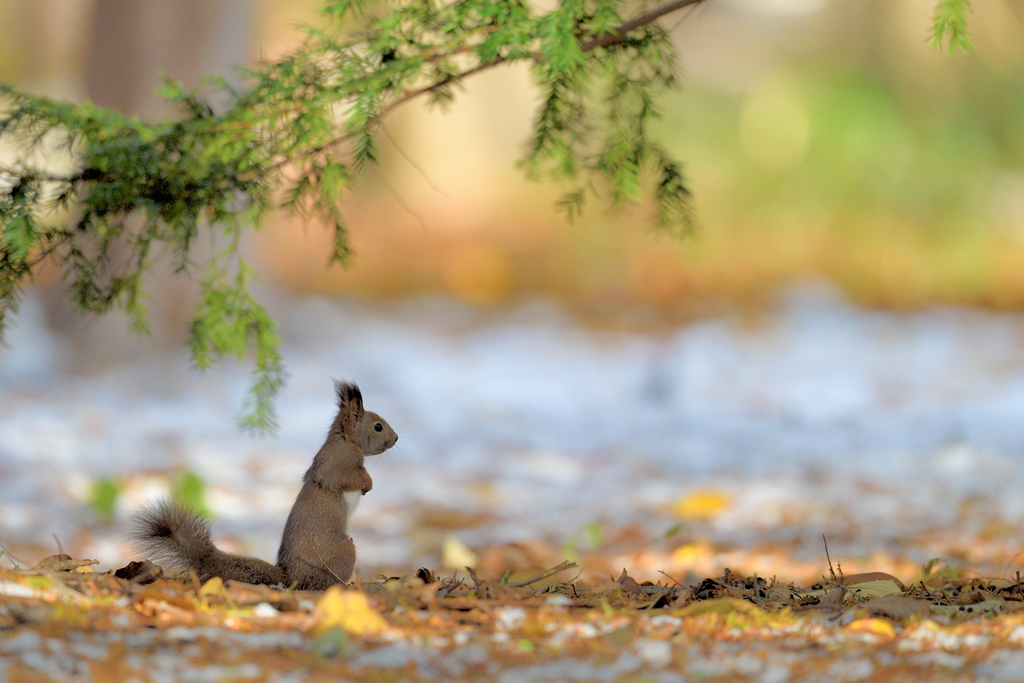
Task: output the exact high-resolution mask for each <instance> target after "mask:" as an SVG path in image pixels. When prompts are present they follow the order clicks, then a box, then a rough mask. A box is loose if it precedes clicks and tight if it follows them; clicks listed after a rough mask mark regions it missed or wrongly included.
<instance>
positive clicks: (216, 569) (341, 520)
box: [132, 382, 398, 590]
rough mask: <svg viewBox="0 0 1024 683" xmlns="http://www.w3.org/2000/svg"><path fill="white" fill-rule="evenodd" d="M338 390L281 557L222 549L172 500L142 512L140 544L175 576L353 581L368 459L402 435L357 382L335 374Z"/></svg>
mask: <svg viewBox="0 0 1024 683" xmlns="http://www.w3.org/2000/svg"><path fill="white" fill-rule="evenodd" d="M335 391H336V393H337V396H338V414H337V416H336V417H335V418H334V422H333V423H332V424H331V428H330V431H328V433H327V439H326V441H324V445H323V446H322V447H321V448H320V451H319V452H318V453H317V454H316V457H314V458H313V464H312V465H310V468H309V470H307V472H306V474H305V475H304V476H303V477H302V489H301V490H300V491H299V495H298V496H297V497H296V498H295V504H294V505H293V506H292V510H291V512H290V513H289V515H288V521H287V522H286V523H285V527H284V534H283V535H282V536H281V547H280V549H279V550H278V552H277V564H270V563H269V562H264V561H263V560H260V559H258V558H255V557H241V556H238V555H232V554H230V553H225V552H224V551H222V550H218V549H217V548H216V547H215V546H214V545H213V541H212V540H211V533H210V525H209V522H207V521H206V520H205V519H204V518H202V517H201V516H199V515H198V514H197V513H196V512H195V511H193V510H189V509H187V508H184V507H182V506H181V505H179V504H177V503H173V502H170V501H162V502H160V503H158V504H156V505H154V506H152V507H150V508H147V509H145V510H143V511H142V512H141V513H140V514H139V515H137V516H136V528H135V532H134V533H133V535H132V541H133V544H134V545H135V547H136V548H137V549H138V550H140V551H141V552H142V553H143V554H144V555H145V559H148V560H151V561H153V562H155V563H156V564H159V565H161V566H162V567H163V568H164V572H165V574H167V575H169V576H174V575H183V574H188V572H189V571H194V572H195V573H196V575H198V577H199V579H200V580H201V581H206V580H207V579H209V578H212V577H214V576H219V577H221V578H222V579H232V580H235V581H244V582H246V583H262V584H270V585H275V584H285V585H287V586H291V585H294V586H295V587H296V588H298V589H299V590H325V589H327V588H328V587H330V586H332V585H334V584H336V583H340V582H343V581H348V579H349V577H350V576H352V568H353V567H354V566H355V561H356V547H355V544H354V543H353V542H352V538H351V537H350V536H349V535H348V523H349V520H350V519H351V517H352V513H354V512H355V511H356V508H358V507H359V501H360V500H362V497H363V495H364V494H366V492H367V491H369V490H370V489H371V488H372V487H373V480H371V479H370V474H369V473H368V472H367V471H366V467H365V466H364V460H365V458H366V457H367V456H372V455H377V454H378V453H383V452H384V451H386V450H387V449H389V448H391V447H392V446H394V445H395V442H396V441H398V435H397V434H395V432H394V430H393V429H391V427H390V425H388V423H387V422H385V421H384V419H383V418H382V417H380V416H379V415H377V414H376V413H371V412H367V411H365V410H364V409H363V397H362V394H361V393H360V391H359V387H357V386H356V385H354V384H347V383H341V382H335Z"/></svg>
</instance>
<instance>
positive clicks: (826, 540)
mask: <svg viewBox="0 0 1024 683" xmlns="http://www.w3.org/2000/svg"><path fill="white" fill-rule="evenodd" d="M821 542H822V543H824V544H825V559H826V560H828V570H829V572H831V574H832V580H833V581H835V582H836V583H839V579H838V578H836V570H835V569H832V558H831V557H829V556H828V539H826V538H825V534H822V535H821Z"/></svg>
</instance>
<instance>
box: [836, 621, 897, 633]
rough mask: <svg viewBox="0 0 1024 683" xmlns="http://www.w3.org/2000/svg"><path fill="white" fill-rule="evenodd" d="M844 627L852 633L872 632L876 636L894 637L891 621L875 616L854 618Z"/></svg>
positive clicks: (894, 630) (894, 631)
mask: <svg viewBox="0 0 1024 683" xmlns="http://www.w3.org/2000/svg"><path fill="white" fill-rule="evenodd" d="M846 629H847V630H848V631H853V632H854V633H873V634H875V635H876V636H885V637H886V638H895V637H896V629H895V628H893V626H892V622H890V621H889V620H888V619H878V618H875V617H869V618H867V619H855V620H854V621H851V622H850V624H849V625H848V626H847V627H846Z"/></svg>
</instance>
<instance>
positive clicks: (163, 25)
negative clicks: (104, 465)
mask: <svg viewBox="0 0 1024 683" xmlns="http://www.w3.org/2000/svg"><path fill="white" fill-rule="evenodd" d="M25 2H26V5H28V6H30V7H33V9H31V10H29V12H30V13H31V15H34V16H35V17H36V18H38V19H40V20H42V21H46V20H47V19H50V20H52V19H53V16H55V15H57V14H59V12H60V5H61V2H60V1H59V0H25ZM253 4H254V3H253V2H252V1H251V0H97V2H96V3H95V9H94V13H93V16H92V26H91V35H90V37H89V40H88V51H87V52H88V59H87V60H86V65H85V78H84V80H85V93H86V96H87V97H89V99H91V100H92V101H93V102H95V103H96V104H98V105H100V106H104V107H111V108H114V109H118V110H120V111H122V112H124V113H127V114H137V115H139V116H140V117H141V118H143V119H149V120H153V119H158V118H162V117H167V116H169V115H173V114H174V112H173V111H171V110H170V108H169V107H168V106H167V104H166V103H165V102H163V101H162V100H160V99H159V98H158V97H156V95H155V91H156V88H157V87H158V85H159V84H160V79H161V77H162V76H167V77H169V78H172V79H174V80H178V81H182V82H183V83H184V84H185V85H186V86H187V87H197V86H199V85H200V82H201V79H202V77H203V76H204V75H207V74H211V73H220V74H223V75H224V76H226V77H228V78H231V77H232V76H233V74H234V67H236V66H238V65H241V64H245V63H246V62H247V61H249V55H250V50H249V45H250V29H251V25H252V14H253ZM47 9H49V11H46V10H47ZM119 255H120V254H118V253H116V252H115V253H114V254H113V257H114V262H116V260H117V258H118V256H119ZM199 255H200V254H196V255H195V256H199ZM168 260H169V259H164V263H162V264H157V266H156V267H155V268H154V269H153V271H152V273H151V275H150V276H149V277H148V279H147V284H146V286H145V289H146V293H147V295H148V297H149V300H148V302H147V306H148V308H149V310H150V330H151V333H152V334H151V340H150V341H147V342H146V343H145V344H140V343H139V341H138V340H136V339H133V338H131V337H130V335H129V334H128V332H127V330H128V326H127V324H126V319H125V316H124V315H123V314H122V313H121V312H119V311H118V312H115V313H111V314H109V315H107V316H104V317H102V318H99V319H95V318H93V319H89V320H86V319H85V318H83V317H82V315H81V314H80V313H79V312H78V311H77V310H76V309H75V307H74V304H73V303H72V302H71V301H69V300H68V296H67V291H66V287H65V285H64V284H63V283H61V282H53V283H51V285H50V286H49V287H46V288H45V289H44V292H45V293H44V298H45V300H46V308H47V321H48V323H49V325H50V327H51V328H53V329H54V330H56V331H58V332H59V333H60V334H62V335H64V336H65V338H66V340H67V341H68V342H70V343H71V345H73V347H74V351H73V353H72V354H69V355H70V356H72V357H69V358H68V359H67V362H68V363H69V364H70V365H71V366H72V367H71V368H69V369H74V370H76V371H88V370H89V369H90V368H93V367H96V366H102V365H106V364H108V363H112V362H116V361H121V360H124V359H125V358H126V357H131V356H135V355H138V354H140V353H142V352H144V351H145V349H146V348H147V347H148V348H150V349H151V348H152V347H153V346H154V345H155V346H156V347H157V348H169V347H172V346H174V347H180V345H181V343H182V340H183V338H184V335H185V334H186V332H187V330H186V321H187V319H188V315H189V313H190V311H191V309H192V299H193V296H192V288H191V287H190V286H189V283H187V282H185V281H183V279H182V278H175V277H172V276H171V274H170V267H168V264H167V261H168Z"/></svg>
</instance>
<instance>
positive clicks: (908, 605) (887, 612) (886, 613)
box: [863, 595, 928, 621]
mask: <svg viewBox="0 0 1024 683" xmlns="http://www.w3.org/2000/svg"><path fill="white" fill-rule="evenodd" d="M863 610H864V615H865V616H867V617H886V618H888V619H892V620H894V621H900V620H903V619H909V618H910V617H915V616H916V617H923V616H926V615H927V614H928V603H927V602H925V601H924V600H918V599H916V598H912V597H910V596H909V595H886V596H883V597H881V598H872V599H871V600H868V601H867V602H866V603H864V605H863Z"/></svg>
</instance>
